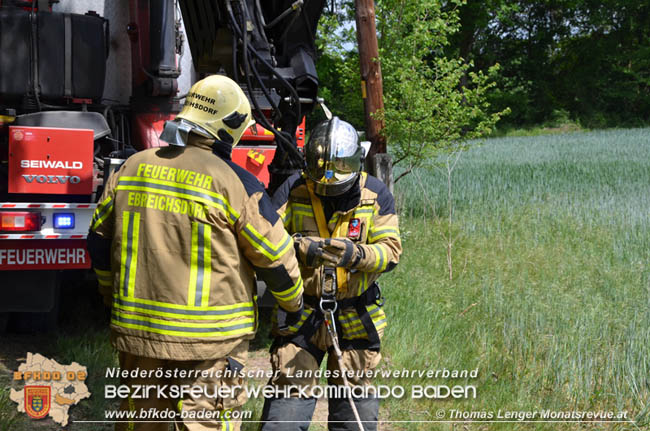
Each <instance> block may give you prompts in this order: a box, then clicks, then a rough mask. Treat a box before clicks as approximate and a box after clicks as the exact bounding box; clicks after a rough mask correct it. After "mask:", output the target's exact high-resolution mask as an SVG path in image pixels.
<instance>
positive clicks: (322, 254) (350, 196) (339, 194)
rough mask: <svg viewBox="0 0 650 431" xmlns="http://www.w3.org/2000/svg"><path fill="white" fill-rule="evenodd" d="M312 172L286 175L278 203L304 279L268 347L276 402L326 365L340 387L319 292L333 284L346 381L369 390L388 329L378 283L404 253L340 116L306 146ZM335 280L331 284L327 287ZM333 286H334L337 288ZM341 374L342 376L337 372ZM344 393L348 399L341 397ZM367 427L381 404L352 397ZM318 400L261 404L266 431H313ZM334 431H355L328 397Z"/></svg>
mask: <svg viewBox="0 0 650 431" xmlns="http://www.w3.org/2000/svg"><path fill="white" fill-rule="evenodd" d="M304 151H305V161H306V168H305V170H304V172H303V174H302V175H298V174H296V175H294V176H292V177H289V179H287V181H286V182H285V183H284V184H283V185H282V186H280V188H279V189H278V190H277V191H276V192H275V194H274V195H273V203H274V204H275V206H276V207H277V208H278V212H279V213H280V214H281V215H282V216H283V219H284V225H285V227H286V228H287V229H288V230H289V232H290V233H292V234H293V235H294V239H295V243H296V251H297V254H298V260H299V262H300V270H301V273H302V277H303V279H304V280H305V296H304V298H305V307H304V310H303V311H301V312H297V313H290V312H289V313H288V312H286V310H284V309H282V308H279V309H278V311H277V319H276V320H277V323H276V324H275V325H274V328H273V332H274V334H275V336H276V338H275V340H274V343H273V346H272V347H271V364H272V366H273V372H274V373H273V378H272V379H271V384H273V385H276V386H277V387H279V388H280V390H279V391H278V394H282V393H286V390H287V389H289V391H290V388H291V387H294V388H295V387H306V388H307V389H306V391H303V393H306V394H308V395H309V394H310V391H311V389H310V388H313V387H314V386H316V385H318V383H319V379H318V375H317V371H318V370H319V369H320V364H321V362H322V361H323V359H324V357H325V354H326V353H327V352H329V353H328V357H327V369H328V370H329V372H330V373H331V374H330V377H329V378H328V383H329V384H331V385H342V384H343V383H344V382H343V379H341V374H340V373H341V369H340V365H339V363H338V361H337V358H336V355H335V350H336V349H335V348H334V349H333V347H334V346H333V344H332V339H331V337H330V336H329V334H328V330H327V328H326V323H325V322H324V321H325V317H326V314H327V309H325V310H323V309H322V308H321V306H322V305H324V303H323V302H322V301H323V299H326V300H327V301H329V298H326V296H325V293H330V294H332V292H331V291H329V292H323V288H324V287H327V288H328V290H329V289H331V288H332V286H331V284H334V285H335V290H336V292H335V295H333V298H332V299H334V300H335V302H336V306H335V307H332V302H334V301H329V303H328V304H327V307H326V308H329V309H331V308H334V309H335V314H334V320H335V325H334V326H335V327H336V329H337V332H338V335H337V338H338V340H339V344H340V347H341V350H342V351H343V352H342V353H343V354H342V357H343V360H342V362H343V366H344V368H345V369H346V370H347V371H348V372H349V373H351V376H350V377H349V378H348V380H349V383H350V384H352V385H354V386H366V387H368V386H369V385H370V384H371V382H372V379H371V377H369V376H368V374H365V373H368V372H372V371H373V370H374V369H375V368H376V367H377V366H378V364H379V361H380V360H381V354H380V352H379V348H380V338H381V336H382V334H383V331H384V328H385V327H386V315H385V314H384V311H383V309H382V305H383V298H382V295H381V291H380V289H379V285H378V284H377V279H378V278H379V276H380V275H381V274H382V273H384V272H388V271H390V270H392V269H393V268H394V267H395V266H396V265H397V263H398V261H399V257H400V255H401V252H402V245H401V241H400V235H399V227H398V220H397V215H396V213H395V205H394V201H393V196H392V195H391V193H390V191H389V190H388V188H387V187H386V186H385V185H384V184H383V183H382V182H381V181H379V180H378V179H377V178H375V177H372V176H370V175H367V174H366V173H365V172H361V167H362V163H363V152H362V151H363V150H362V147H361V145H360V144H359V137H358V134H357V132H356V130H355V129H354V127H353V126H352V125H351V124H349V123H346V122H344V121H341V120H340V119H339V118H337V117H334V118H333V119H331V120H328V121H325V122H323V123H321V124H319V125H318V126H316V127H315V128H314V130H313V131H312V133H311V136H310V139H309V142H308V143H307V145H306V146H305V149H304ZM328 281H329V283H330V285H329V286H327V282H328ZM332 282H333V283H332ZM337 373H338V374H337ZM341 393H344V392H343V391H342V392H341ZM354 404H355V408H356V410H357V411H358V414H359V416H360V419H361V421H363V429H364V430H365V431H374V430H376V429H377V418H378V410H379V400H378V399H377V398H376V397H374V396H372V395H370V396H368V397H363V398H355V399H354ZM315 405H316V399H315V398H310V397H307V398H305V397H301V393H300V392H299V391H295V392H294V393H291V396H288V397H287V396H285V397H279V398H270V399H267V400H265V404H264V409H263V412H262V421H263V422H264V423H263V425H262V430H263V431H280V430H281V431H289V430H305V431H306V430H307V429H308V428H309V423H310V421H311V417H312V414H313V411H314V407H315ZM328 408H329V416H328V420H329V424H328V429H329V430H331V431H344V430H354V431H357V430H358V429H359V427H358V425H357V422H356V421H355V416H354V412H353V410H352V408H351V406H350V405H349V400H348V399H347V398H346V397H345V396H343V397H329V396H328Z"/></svg>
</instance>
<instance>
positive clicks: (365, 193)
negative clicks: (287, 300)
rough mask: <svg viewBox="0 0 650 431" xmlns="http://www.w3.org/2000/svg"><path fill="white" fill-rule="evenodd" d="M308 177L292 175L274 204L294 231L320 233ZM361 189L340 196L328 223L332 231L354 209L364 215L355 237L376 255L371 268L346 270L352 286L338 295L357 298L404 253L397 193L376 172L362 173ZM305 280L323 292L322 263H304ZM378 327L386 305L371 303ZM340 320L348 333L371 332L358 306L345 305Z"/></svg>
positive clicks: (313, 291)
mask: <svg viewBox="0 0 650 431" xmlns="http://www.w3.org/2000/svg"><path fill="white" fill-rule="evenodd" d="M306 181H308V180H306V179H305V178H304V177H302V176H300V175H294V176H292V177H290V178H289V179H288V180H287V181H286V182H285V183H284V184H283V185H282V186H281V187H280V188H279V189H278V190H277V191H276V193H275V194H274V195H273V204H274V205H275V206H276V208H278V213H279V214H280V215H281V216H282V219H283V222H284V225H285V227H286V228H287V230H288V231H289V233H291V234H294V233H300V234H302V235H303V236H316V237H318V236H320V234H319V231H318V225H317V223H316V218H315V215H314V211H313V209H312V204H311V200H310V196H309V191H308V189H307V185H306ZM355 187H358V190H359V192H360V193H359V195H358V196H353V195H352V194H351V193H348V194H347V195H345V196H343V197H341V198H340V202H339V208H336V209H335V210H334V211H333V212H332V214H331V216H330V217H329V220H328V221H327V222H328V229H329V231H330V233H332V232H333V231H334V229H335V227H336V225H337V222H338V220H339V218H340V217H344V216H345V215H347V214H350V218H351V219H355V218H356V219H359V223H360V234H359V236H358V239H355V240H354V241H355V243H356V244H358V245H360V246H361V247H363V249H364V251H365V253H366V256H373V258H371V259H369V261H370V262H371V263H370V264H369V266H368V267H367V268H363V269H362V270H357V271H348V272H347V288H346V290H345V291H343V292H342V291H339V292H338V294H337V298H338V299H344V298H354V297H357V296H359V295H361V294H362V293H363V292H364V291H365V290H366V289H368V287H369V286H371V285H372V283H374V282H375V281H377V279H378V278H379V276H380V275H381V273H383V272H387V271H390V270H392V269H393V268H394V267H395V266H396V265H397V263H398V262H399V257H400V255H401V253H402V243H401V240H400V233H399V223H398V218H397V214H396V212H395V204H394V200H393V196H392V195H391V193H390V191H389V190H388V188H387V187H386V186H385V185H384V184H383V183H382V182H381V181H380V180H378V179H377V178H375V177H372V176H369V175H367V174H365V173H362V175H361V177H360V179H359V183H358V185H356V186H355ZM300 271H301V274H302V277H303V279H304V283H305V294H307V295H311V296H320V285H321V279H320V269H319V268H308V267H303V266H301V268H300ZM366 308H367V311H368V313H369V315H370V317H371V318H372V320H373V323H374V324H375V327H376V329H377V330H380V329H383V328H384V327H386V315H385V314H384V311H383V310H382V308H381V307H379V306H377V305H374V304H372V305H369V306H367V307H366ZM310 311H311V310H309V309H306V310H305V311H304V312H303V315H302V317H301V319H300V321H299V322H297V323H296V324H295V325H293V326H292V327H290V328H289V329H288V332H290V333H295V332H297V331H298V329H299V328H300V326H301V325H302V323H303V322H304V321H306V319H307V317H308V316H309V313H310ZM339 323H340V324H341V328H342V332H343V338H345V339H357V338H364V337H365V336H366V333H365V330H364V328H363V325H362V324H361V320H360V318H359V316H358V314H357V312H356V311H355V310H354V309H346V310H341V313H340V317H339Z"/></svg>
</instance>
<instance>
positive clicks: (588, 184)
mask: <svg viewBox="0 0 650 431" xmlns="http://www.w3.org/2000/svg"><path fill="white" fill-rule="evenodd" d="M452 185H453V208H454V218H453V224H452V232H453V238H454V240H455V243H454V247H453V249H452V258H453V279H452V280H450V279H449V274H448V266H447V256H446V248H445V247H446V246H445V241H444V239H443V237H442V236H441V233H443V232H446V229H447V224H446V223H447V220H446V217H447V213H448V205H447V188H446V187H447V179H446V177H445V175H443V174H441V173H439V172H436V171H432V172H429V171H426V170H422V171H418V172H416V173H415V174H413V175H410V176H407V177H405V178H404V179H403V181H400V182H399V183H398V184H397V185H396V197H397V200H398V202H399V206H400V211H401V220H400V221H401V223H400V224H401V230H402V234H403V242H404V255H403V257H402V261H401V263H400V265H399V266H398V267H397V269H396V270H395V271H393V272H392V273H390V274H388V275H385V276H383V277H382V287H383V290H384V294H385V296H386V299H387V302H386V312H387V314H388V318H389V327H388V329H387V330H386V333H385V337H384V345H383V352H384V357H385V359H384V363H383V365H382V367H383V368H385V369H387V370H402V369H407V370H438V369H448V370H473V369H476V368H478V370H479V373H478V378H476V379H442V378H439V379H425V378H404V379H383V380H380V382H379V383H382V384H387V385H403V386H405V387H406V390H407V392H406V396H405V397H404V398H402V399H399V400H397V399H388V400H386V401H385V402H383V404H382V412H381V415H380V416H381V417H382V418H389V419H391V420H393V421H434V420H438V419H440V418H439V417H437V415H438V414H440V412H443V416H442V418H443V420H449V419H452V416H451V415H452V410H454V409H455V410H458V411H464V412H471V411H474V412H479V413H480V412H481V411H484V412H488V411H490V412H494V414H496V412H497V411H498V410H499V409H501V410H502V411H537V410H541V409H544V410H546V409H549V410H552V411H572V410H590V411H597V410H603V409H604V410H612V411H616V412H618V411H619V410H627V412H628V418H629V419H634V420H636V422H637V423H636V425H631V424H613V423H609V424H593V423H582V424H575V423H563V424H558V423H553V424H551V423H537V424H524V423H521V424H520V423H506V424H494V423H477V422H473V423H467V424H449V423H411V424H406V423H399V422H394V423H389V424H386V426H385V427H384V428H383V429H384V430H390V431H392V430H402V429H404V430H466V429H468V430H578V429H580V430H583V429H597V430H600V429H602V430H610V429H612V430H648V429H650V424H649V418H650V269H649V268H648V262H649V257H650V235H649V233H648V232H649V228H650V213H649V211H648V209H649V208H650V129H638V130H617V131H604V132H588V133H574V134H565V135H549V136H534V137H513V138H499V139H491V140H488V141H485V142H484V143H483V145H482V146H480V147H476V148H474V149H473V150H471V151H469V152H468V153H466V154H464V155H463V156H462V157H461V159H460V162H459V164H458V166H457V168H456V170H455V172H454V173H453V176H452ZM79 319H81V320H79ZM93 319H96V321H95V322H94V323H92V324H87V322H89V321H92V320H93ZM84 322H86V323H84ZM102 325H103V322H102V320H101V319H98V318H97V317H94V315H93V314H92V312H88V311H87V312H86V316H85V317H78V318H75V320H74V323H73V324H69V325H68V327H67V328H68V329H67V330H66V332H65V335H60V336H59V337H58V338H56V339H54V340H53V341H52V342H51V343H50V344H48V346H49V347H47V348H45V347H44V348H43V351H42V352H41V353H43V354H48V353H49V354H51V355H52V356H53V357H54V358H56V359H57V360H59V361H60V362H61V363H68V362H70V361H72V360H75V361H77V362H80V363H82V364H84V365H87V366H88V367H89V370H91V372H92V370H95V375H92V374H91V376H90V377H91V378H90V379H89V384H90V385H92V386H91V391H93V392H94V394H95V395H94V396H93V397H92V398H91V400H88V401H86V402H83V403H82V405H80V406H76V407H73V408H72V409H71V412H73V415H72V418H73V419H81V418H85V419H93V420H97V419H99V418H101V416H102V411H103V409H104V407H105V405H104V403H103V398H102V396H101V393H102V385H103V384H104V383H105V382H104V381H103V380H102V379H103V377H102V373H103V371H104V370H105V368H106V366H109V365H110V364H112V363H114V361H115V356H114V355H113V354H112V353H111V350H110V346H109V344H108V341H107V339H106V336H107V331H106V330H105V329H104V327H103V326H102ZM266 330H267V328H262V331H266ZM267 344H268V340H263V341H261V342H258V343H256V344H255V346H256V349H257V351H256V352H254V353H255V354H256V355H258V356H260V355H262V354H264V352H263V351H264V349H266V347H267ZM0 350H1V348H0ZM456 384H458V385H474V386H476V388H477V396H476V398H475V399H469V400H462V399H457V400H453V399H446V400H431V399H429V400H415V399H411V397H410V393H409V390H410V389H409V388H410V387H412V386H413V385H449V386H452V385H456ZM3 386H4V385H3ZM4 397H5V394H4V393H2V392H0V429H2V423H3V421H5V420H10V418H11V412H13V411H15V405H14V404H13V403H12V402H10V401H9V402H7V400H6V399H5V398H4ZM260 406H261V402H260V401H259V400H258V401H251V404H249V405H248V406H247V407H249V408H254V409H255V410H256V411H257V412H259V409H260ZM477 414H478V413H477ZM495 419H496V418H495ZM20 423H21V425H16V426H14V427H12V428H10V429H11V430H12V431H13V430H14V429H16V430H21V429H25V430H27V429H32V428H31V427H30V425H29V424H28V423H27V421H25V420H24V419H23V418H22V415H21V418H20ZM255 428H256V427H255V426H252V424H249V425H248V426H247V427H246V428H245V429H250V430H252V429H255ZM314 428H317V429H323V427H322V426H319V427H312V429H314ZM38 429H39V430H40V429H48V428H45V427H39V428H38ZM52 429H56V428H52ZM69 429H71V430H86V429H88V430H91V429H110V427H108V426H107V427H104V428H100V427H98V426H97V425H94V426H91V425H81V424H73V425H72V426H71V427H69Z"/></svg>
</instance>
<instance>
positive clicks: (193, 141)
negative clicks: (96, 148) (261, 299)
mask: <svg viewBox="0 0 650 431" xmlns="http://www.w3.org/2000/svg"><path fill="white" fill-rule="evenodd" d="M252 124H253V122H252V120H251V109H250V105H249V102H248V100H247V98H246V96H245V94H244V92H243V91H242V89H241V88H240V87H239V86H238V85H237V84H236V83H235V82H234V81H232V80H231V79H230V78H227V77H224V76H218V75H213V76H209V77H207V78H205V79H203V80H201V81H199V82H197V83H196V84H195V85H194V86H193V87H192V88H191V90H190V92H189V93H188V96H187V99H186V102H185V105H184V106H183V109H182V110H181V112H180V113H179V115H178V116H177V117H176V119H175V120H174V121H171V122H167V124H166V126H165V129H164V131H163V134H162V135H161V139H164V140H166V141H167V142H169V143H170V144H171V145H170V146H167V147H161V148H154V149H149V150H145V151H142V152H139V153H136V154H134V155H133V156H131V157H130V158H129V159H127V161H126V162H125V163H124V165H123V166H122V167H121V168H120V170H119V171H118V172H117V173H116V174H114V175H112V176H111V177H110V178H109V180H108V184H107V185H106V188H105V190H104V193H103V196H102V198H101V201H100V204H99V205H98V207H97V210H96V212H95V215H94V217H93V220H92V222H91V227H90V233H89V237H88V247H89V251H90V253H91V256H92V260H93V266H94V268H95V271H96V273H97V276H98V279H99V283H100V291H101V292H102V293H103V295H104V297H105V301H107V302H108V303H109V304H110V305H111V307H112V311H111V323H110V327H111V340H112V343H113V346H115V348H116V349H117V350H118V351H119V363H120V367H121V369H122V370H139V371H140V373H138V374H137V375H135V374H131V373H126V374H125V375H123V376H121V377H122V384H124V385H127V386H130V387H131V388H133V387H135V386H137V385H144V384H146V385H170V386H167V387H165V386H162V387H163V392H165V390H168V391H170V390H171V389H170V388H171V386H172V385H179V386H180V385H188V386H189V387H191V388H196V387H198V388H200V389H198V390H196V391H198V392H196V393H194V394H187V393H185V394H182V396H180V395H179V396H178V397H177V398H174V397H173V395H174V393H173V392H169V393H163V396H170V397H171V398H170V399H165V398H164V397H161V396H160V394H159V393H158V392H156V390H155V389H154V390H152V391H151V392H150V393H149V394H148V396H145V397H144V398H140V397H137V396H129V397H128V398H125V399H124V400H123V401H122V404H121V409H122V410H126V411H131V412H133V411H135V412H136V413H137V414H140V413H139V412H151V411H154V412H155V411H158V412H161V411H166V410H169V409H172V410H175V411H176V413H177V414H179V415H183V417H188V418H190V419H189V420H187V421H186V422H185V423H184V424H183V423H182V421H178V420H177V424H176V429H177V430H178V429H185V430H189V431H193V430H204V429H224V430H236V429H239V427H240V423H238V422H234V421H233V420H231V419H232V417H233V415H232V411H233V409H238V408H239V407H240V406H241V405H242V404H243V403H244V402H245V401H246V394H245V393H244V392H243V390H241V389H238V388H237V385H240V387H241V385H242V384H243V379H242V378H240V376H241V375H242V371H241V369H242V368H243V367H244V365H245V363H246V355H247V350H248V343H249V340H250V339H252V338H253V336H254V334H255V331H256V329H257V304H256V283H255V272H256V273H257V275H258V276H259V277H260V278H261V279H262V280H264V281H265V282H266V283H267V286H268V288H269V289H270V290H271V292H272V293H273V295H274V296H275V299H276V300H277V301H278V303H279V304H280V307H281V308H282V309H284V310H286V311H287V312H300V310H301V309H302V291H303V288H302V285H303V282H302V278H301V276H300V270H299V268H298V262H297V261H296V257H295V252H294V246H293V240H292V238H291V236H289V234H288V233H287V232H286V230H285V229H284V227H283V224H282V220H281V218H280V217H279V216H278V214H277V212H276V211H275V210H274V207H273V205H272V202H271V200H270V198H269V197H268V195H267V194H266V193H265V191H264V187H263V185H262V184H261V183H260V182H259V181H258V180H257V179H256V178H255V177H254V176H253V175H251V174H250V173H248V172H247V171H245V170H244V169H242V168H240V167H239V166H237V165H236V164H234V163H233V162H232V161H231V160H230V154H231V151H232V147H233V146H234V145H235V144H237V142H238V141H239V139H240V138H241V136H242V134H243V133H244V130H245V129H246V128H247V127H249V126H250V125H252ZM123 372H124V371H123ZM217 386H218V387H219V388H223V389H220V391H222V392H220V393H218V394H217V393H216V392H215V388H216V387H217ZM165 388H166V389H165ZM229 388H230V389H231V391H230V392H229ZM140 395H142V393H140ZM177 395H178V394H177ZM215 395H219V396H215ZM215 412H217V413H215ZM159 414H160V413H159ZM201 415H202V416H201ZM209 415H212V416H209ZM217 415H218V417H217ZM166 417H169V416H166ZM191 418H195V419H191ZM140 420H149V421H155V420H156V417H155V416H154V417H153V419H152V418H151V417H149V416H142V417H140ZM192 420H194V422H191V421H192ZM197 421H208V422H197ZM210 421H211V422H210ZM183 426H184V428H183ZM116 429H117V430H125V429H128V430H138V431H143V430H167V424H166V423H155V422H149V423H142V422H135V423H134V422H130V423H118V424H117V425H116Z"/></svg>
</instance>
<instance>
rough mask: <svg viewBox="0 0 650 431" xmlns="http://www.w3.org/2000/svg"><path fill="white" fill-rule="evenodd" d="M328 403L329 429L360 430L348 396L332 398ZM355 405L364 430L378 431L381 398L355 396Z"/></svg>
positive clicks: (334, 430)
mask: <svg viewBox="0 0 650 431" xmlns="http://www.w3.org/2000/svg"><path fill="white" fill-rule="evenodd" d="M328 405H329V406H328V407H329V416H328V421H329V424H328V425H327V428H328V429H329V431H359V425H357V421H356V419H355V417H354V413H353V412H352V407H351V406H350V401H348V399H347V398H332V399H330V400H328ZM354 405H355V406H356V408H357V412H358V413H359V418H360V419H361V421H362V423H363V429H364V431H377V420H378V417H379V398H374V397H372V398H370V397H369V398H355V399H354Z"/></svg>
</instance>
